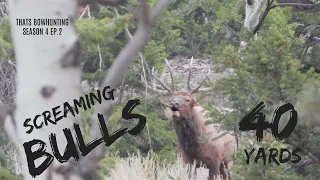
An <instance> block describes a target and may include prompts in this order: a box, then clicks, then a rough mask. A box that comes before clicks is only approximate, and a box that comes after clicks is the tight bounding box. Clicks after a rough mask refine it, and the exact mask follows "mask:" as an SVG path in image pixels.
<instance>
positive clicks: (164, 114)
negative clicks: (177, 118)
mask: <svg viewBox="0 0 320 180" xmlns="http://www.w3.org/2000/svg"><path fill="white" fill-rule="evenodd" d="M158 115H159V118H160V119H162V120H165V121H166V120H168V119H170V118H171V117H172V111H171V109H170V108H165V109H161V110H160V112H159V114H158Z"/></svg>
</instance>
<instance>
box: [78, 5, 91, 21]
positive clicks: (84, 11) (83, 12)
mask: <svg viewBox="0 0 320 180" xmlns="http://www.w3.org/2000/svg"><path fill="white" fill-rule="evenodd" d="M88 9H89V5H87V6H86V8H85V9H84V10H83V11H82V13H81V15H80V17H79V19H82V17H83V15H84V14H85V13H86V12H87V11H88Z"/></svg>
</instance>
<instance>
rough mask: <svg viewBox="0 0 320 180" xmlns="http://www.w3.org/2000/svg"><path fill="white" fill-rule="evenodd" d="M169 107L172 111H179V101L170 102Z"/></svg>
mask: <svg viewBox="0 0 320 180" xmlns="http://www.w3.org/2000/svg"><path fill="white" fill-rule="evenodd" d="M170 107H171V110H172V111H179V103H178V102H176V101H172V102H170Z"/></svg>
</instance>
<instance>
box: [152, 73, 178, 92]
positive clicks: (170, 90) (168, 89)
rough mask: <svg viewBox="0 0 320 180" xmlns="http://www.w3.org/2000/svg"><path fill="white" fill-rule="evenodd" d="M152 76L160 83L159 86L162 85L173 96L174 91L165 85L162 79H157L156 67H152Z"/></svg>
mask: <svg viewBox="0 0 320 180" xmlns="http://www.w3.org/2000/svg"><path fill="white" fill-rule="evenodd" d="M152 76H153V77H154V78H155V79H156V80H157V81H158V82H159V84H160V85H161V86H162V87H163V88H164V89H166V90H167V91H168V92H169V93H170V94H173V91H172V89H170V88H169V87H168V86H167V85H165V84H164V83H163V82H162V81H161V80H160V78H158V77H157V75H156V74H155V68H154V67H152Z"/></svg>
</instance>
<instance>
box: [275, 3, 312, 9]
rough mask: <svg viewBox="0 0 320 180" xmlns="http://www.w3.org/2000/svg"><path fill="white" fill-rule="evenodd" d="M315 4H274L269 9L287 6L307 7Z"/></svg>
mask: <svg viewBox="0 0 320 180" xmlns="http://www.w3.org/2000/svg"><path fill="white" fill-rule="evenodd" d="M316 5H317V4H302V3H280V4H275V5H272V6H270V9H273V8H275V7H287V6H291V7H295V6H304V7H308V6H316Z"/></svg>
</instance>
